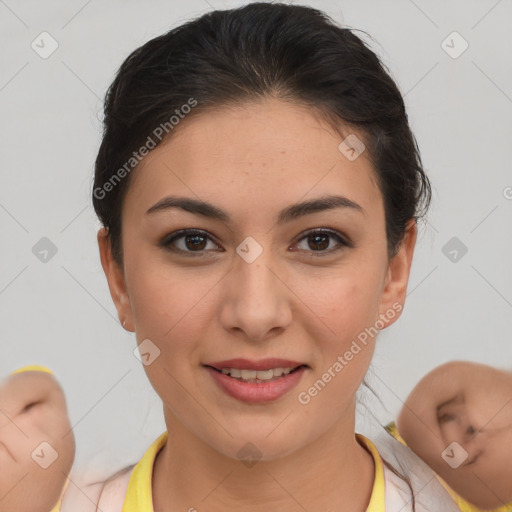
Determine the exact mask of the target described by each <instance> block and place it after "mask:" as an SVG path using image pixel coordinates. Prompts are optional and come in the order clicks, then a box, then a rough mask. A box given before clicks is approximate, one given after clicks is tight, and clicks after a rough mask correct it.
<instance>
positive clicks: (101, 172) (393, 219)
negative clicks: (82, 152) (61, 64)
mask: <svg viewBox="0 0 512 512" xmlns="http://www.w3.org/2000/svg"><path fill="white" fill-rule="evenodd" d="M265 97H274V98H279V99H282V100H284V101H290V102H294V103H298V104H302V105H307V106H308V107H310V108H311V110H312V112H314V113H315V114H319V115H321V116H322V117H323V119H325V120H326V121H327V122H328V123H329V124H330V125H331V126H332V128H333V129H334V130H336V131H337V132H338V133H339V134H340V135H342V136H343V129H345V128H347V127H348V128H350V129H351V130H357V133H358V134H359V135H360V137H362V140H363V141H364V144H365V146H366V154H367V155H368V157H369V158H370V161H371V163H372V168H373V169H374V173H375V177H376V180H377V183H378V185H379V187H380V190H381V193H382V196H383V201H384V207H385V220H386V236H387V244H388V257H389V258H391V257H392V256H393V255H395V254H396V252H397V251H398V249H399V248H400V245H401V243H402V241H403V238H404V234H405V228H406V225H407V223H408V221H410V220H411V219H413V218H414V219H415V220H416V221H417V220H418V219H419V218H420V217H421V216H422V215H423V214H424V213H425V212H426V211H427V209H428V206H429V203H430V199H431V189H430V183H429V180H428V178H427V176H426V175H425V173H424V172H423V168H422V163H421V158H420V153H419V149H418V146H417V143H416V140H415V138H414V135H413V134H412V132H411V130H410V128H409V123H408V118H407V114H406V111H405V106H404V102H403V98H402V95H401V94H400V91H399V90H398V88H397V86H396V84H395V82H394V81H393V79H392V78H391V77H390V75H389V73H388V71H387V70H386V68H385V67H384V65H383V64H382V63H381V62H380V60H379V58H378V57H377V56H376V55H375V53H374V52H373V51H372V50H371V49H370V48H369V47H368V46H367V45H366V44H365V43H364V42H363V41H362V40H361V39H360V38H359V37H358V36H357V35H356V34H355V33H354V30H352V29H349V28H346V27H341V26H338V25H337V24H336V23H335V22H334V21H333V20H332V19H331V18H329V17H328V16H327V15H326V14H324V13H323V12H321V11H319V10H316V9H313V8H310V7H306V6H299V5H286V4H274V3H263V2H257V3H252V4H248V5H246V6H244V7H241V8H238V9H231V10H225V11H212V12H209V13H207V14H204V15H203V16H201V17H199V18H196V19H194V20H191V21H189V22H187V23H185V24H183V25H181V26H178V27H176V28H174V29H172V30H170V31H169V32H167V33H165V34H163V35H161V36H159V37H156V38H154V39H152V40H150V41H148V42H147V43H145V44H144V45H142V46H141V47H140V48H137V49H136V50H135V51H133V52H132V53H131V54H130V55H129V56H128V57H127V58H126V60H125V61H124V62H123V64H122V65H121V67H120V68H119V70H118V72H117V74H116V77H115V79H114V81H113V83H112V84H111V85H110V87H109V89H108V91H107V94H106V98H105V108H104V132H103V139H102V142H101V146H100V148H99V151H98V155H97V158H96V162H95V176H94V184H93V193H92V202H93V206H94V209H95V211H96V213H97V215H98V217H99V219H100V220H101V222H102V224H103V226H105V227H106V228H107V229H108V234H109V239H110V243H111V247H112V252H113V256H114V259H115V260H116V261H117V262H118V263H119V264H120V265H121V266H122V264H123V253H122V240H121V209H122V203H123V198H124V196H125V194H126V191H127V188H128V186H129V184H130V178H131V176H132V174H133V172H134V171H135V169H136V164H137V163H138V161H139V160H140V159H141V157H140V154H139V153H145V150H141V151H139V149H140V148H143V147H144V146H146V149H147V148H150V149H152V148H153V147H155V146H156V145H158V144H159V143H160V142H161V141H162V140H165V138H168V137H172V135H173V133H174V132H175V131H176V129H179V128H181V126H182V125H185V124H186V122H187V118H188V117H190V116H194V115H197V114H200V113H204V112H206V111H207V110H208V109H209V108H220V107H222V106H227V105H233V104H241V103H243V102H244V101H251V100H257V99H263V98H265ZM164 132H165V133H164ZM162 135H164V136H163V137H162ZM340 142H341V139H340ZM135 172H136V171H135ZM422 206H423V207H424V208H422Z"/></svg>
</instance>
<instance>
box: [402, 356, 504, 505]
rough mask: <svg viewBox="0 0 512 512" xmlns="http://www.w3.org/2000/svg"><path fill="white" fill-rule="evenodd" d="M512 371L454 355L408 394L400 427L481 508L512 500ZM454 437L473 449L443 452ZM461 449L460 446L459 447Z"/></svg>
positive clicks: (416, 448) (409, 441)
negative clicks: (449, 457)
mask: <svg viewBox="0 0 512 512" xmlns="http://www.w3.org/2000/svg"><path fill="white" fill-rule="evenodd" d="M511 398H512V374H510V373H509V372H506V371H502V370H498V369H496V368H492V367H490V366H487V365H484V364H480V363H473V362H466V361H452V362H450V363H446V364H443V365H441V366H439V367H437V368H435V369H434V370H432V371H431V372H429V373H428V374H427V375H426V376H425V377H423V379H421V380H420V382H419V383H418V384H417V385H416V387H415V388H414V389H413V391H412V392H411V394H410V395H409V396H408V397H407V400H406V401H405V403H404V406H403V408H402V410H401V411H400V415H399V417H398V419H397V422H396V424H397V429H398V431H399V433H400V435H401V436H402V437H403V439H404V441H405V442H406V443H407V445H408V446H409V447H410V448H411V449H412V450H413V451H414V452H415V453H416V454H417V455H418V456H419V457H421V458H422V459H423V460H424V461H425V462H426V463H427V464H428V465H429V466H430V467H431V468H432V469H433V470H434V471H435V472H436V473H437V474H439V475H440V476H441V478H443V479H444V480H445V481H446V482H447V483H448V485H449V486H450V487H451V488H452V489H453V490H454V491H455V492H457V493H458V494H459V495H460V496H462V497H463V498H464V499H466V500H467V501H469V502H470V503H472V504H474V505H475V506H477V507H478V508H481V509H494V508H498V507H501V506H502V505H504V504H506V503H510V502H511V501H512V471H511V468H510V459H511V457H512V448H511V447H512V399H511ZM452 442H457V443H458V444H459V445H460V446H461V447H462V448H463V449H464V450H465V451H466V452H467V453H468V456H467V458H464V453H463V452H460V453H462V454H463V457H461V458H460V459H457V461H455V460H454V462H453V465H455V464H456V463H457V464H458V463H459V462H460V464H459V465H458V467H456V468H452V467H450V465H449V464H447V463H446V462H445V460H444V459H443V458H442V457H441V453H443V451H444V450H445V449H446V447H447V446H448V445H450V444H451V443H452ZM454 453H455V452H454Z"/></svg>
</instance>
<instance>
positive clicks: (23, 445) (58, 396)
mask: <svg viewBox="0 0 512 512" xmlns="http://www.w3.org/2000/svg"><path fill="white" fill-rule="evenodd" d="M0 412H1V414H0V512H12V511H14V510H15V511H16V512H49V511H50V510H51V509H52V508H53V506H54V505H55V504H56V503H57V500H58V499H59V497H60V495H61V493H62V490H63V488H64V485H65V482H66V476H67V475H68V474H69V472H70V470H71V466H72V464H73V460H74V457H75V438H74V436H73V432H72V431H71V425H70V423H69V419H68V414H67V408H66V402H65V398H64V393H63V391H62V389H61V387H60V385H59V383H58V382H57V380H56V379H55V378H54V377H53V376H52V375H50V374H47V373H43V372H38V371H28V372H23V373H19V374H15V375H11V376H10V377H8V378H7V379H4V380H3V381H1V382H0ZM42 442H47V443H49V444H50V445H51V447H52V448H53V449H54V450H55V451H56V452H57V455H58V457H57V459H56V460H55V461H54V462H53V463H52V464H51V465H49V466H48V467H47V468H46V469H44V468H43V467H42V466H41V465H39V464H37V463H36V462H35V461H34V459H33V458H32V456H31V454H32V453H34V450H36V448H38V447H39V445H40V444H41V443H42ZM51 453H52V452H51V450H49V449H48V448H43V451H42V452H41V451H40V450H36V455H37V454H39V455H42V457H43V459H44V457H47V458H46V460H47V461H48V460H50V459H49V458H48V457H49V456H50V454H51ZM43 459H41V460H43ZM43 465H44V464H43Z"/></svg>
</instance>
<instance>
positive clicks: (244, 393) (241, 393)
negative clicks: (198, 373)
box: [205, 366, 306, 403]
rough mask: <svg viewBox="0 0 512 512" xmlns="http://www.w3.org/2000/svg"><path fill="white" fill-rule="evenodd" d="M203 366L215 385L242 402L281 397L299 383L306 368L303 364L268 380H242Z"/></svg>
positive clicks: (271, 399) (256, 401)
mask: <svg viewBox="0 0 512 512" xmlns="http://www.w3.org/2000/svg"><path fill="white" fill-rule="evenodd" d="M205 368H206V369H207V370H208V371H209V372H210V375H211V376H212V377H213V379H214V381H215V382H216V383H217V385H218V386H219V387H220V388H221V389H222V390H223V391H224V392H225V393H227V394H228V395H229V396H231V397H233V398H236V399H237V400H241V401H242V402H252V403H261V402H271V401H273V400H277V399H278V398H281V397H282V396H283V395H285V394H286V393H287V392H288V391H290V390H291V389H293V388H294V387H295V386H296V385H297V384H298V383H299V381H300V379H301V377H302V374H303V373H304V371H305V370H306V368H305V367H304V366H301V367H300V368H299V369H298V370H296V371H294V372H292V373H289V374H288V375H283V376H281V377H279V378H277V379H275V380H272V381H269V382H243V381H241V380H237V379H234V378H233V377H230V376H229V375H224V374H223V373H221V372H218V371H217V370H214V369H213V368H211V367H209V366H205Z"/></svg>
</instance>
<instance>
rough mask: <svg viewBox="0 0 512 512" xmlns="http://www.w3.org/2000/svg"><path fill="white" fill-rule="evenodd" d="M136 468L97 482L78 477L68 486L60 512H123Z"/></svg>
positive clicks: (129, 467) (121, 471)
mask: <svg viewBox="0 0 512 512" xmlns="http://www.w3.org/2000/svg"><path fill="white" fill-rule="evenodd" d="M134 466H135V465H131V466H127V467H125V468H123V469H121V470H119V471H118V472H117V473H115V474H113V475H111V476H109V477H108V478H106V479H104V480H103V479H102V480H99V481H95V482H86V481H84V478H81V477H77V478H76V479H75V480H74V481H72V484H71V485H69V486H68V490H67V492H66V493H65V494H64V497H63V499H62V504H61V508H60V510H59V512H97V511H98V510H101V512H121V511H122V508H123V503H124V499H125V496H126V490H127V488H128V482H129V480H130V476H131V473H132V470H133V468H134Z"/></svg>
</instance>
